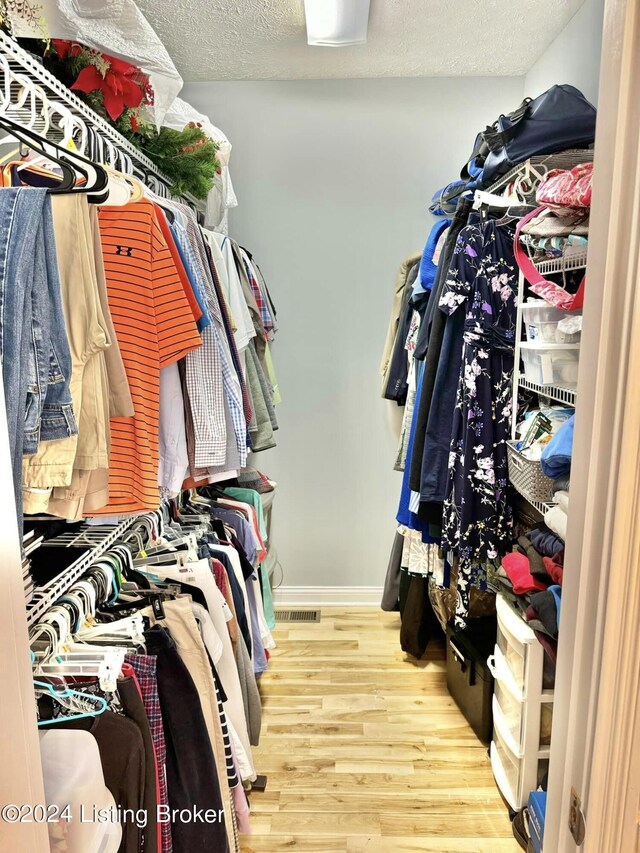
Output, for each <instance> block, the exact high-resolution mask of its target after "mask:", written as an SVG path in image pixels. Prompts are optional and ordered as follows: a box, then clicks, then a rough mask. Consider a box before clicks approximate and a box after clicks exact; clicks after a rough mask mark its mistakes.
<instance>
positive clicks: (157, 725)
mask: <svg viewBox="0 0 640 853" xmlns="http://www.w3.org/2000/svg"><path fill="white" fill-rule="evenodd" d="M125 661H126V662H127V663H128V664H130V666H132V667H133V671H134V672H135V674H136V678H137V680H138V684H139V685H140V692H141V693H142V702H143V704H144V709H145V711H146V712H147V717H148V718H149V730H150V731H151V740H152V741H153V748H154V750H155V753H156V763H157V765H158V781H159V785H158V805H161V806H168V805H169V793H168V791H167V771H166V766H165V765H166V761H167V747H166V744H165V739H164V729H163V727H162V713H161V711H160V699H159V698H158V682H157V680H156V663H157V659H156V658H155V657H154V656H153V655H127V656H126V657H125ZM160 837H161V839H162V853H173V841H172V839H171V824H170V823H169V822H168V821H163V823H162V824H160Z"/></svg>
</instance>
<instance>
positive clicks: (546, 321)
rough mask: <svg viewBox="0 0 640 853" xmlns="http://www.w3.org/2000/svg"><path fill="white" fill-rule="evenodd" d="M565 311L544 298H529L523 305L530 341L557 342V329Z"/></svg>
mask: <svg viewBox="0 0 640 853" xmlns="http://www.w3.org/2000/svg"><path fill="white" fill-rule="evenodd" d="M563 317H564V312H563V311H560V310H559V309H558V308H554V307H553V305H549V303H548V302H546V301H545V300H544V299H529V300H528V301H527V302H524V303H523V305H522V320H523V322H524V328H525V331H526V333H527V340H528V341H538V342H541V341H544V342H545V343H548V344H555V343H556V329H557V328H558V323H559V322H560V320H562V318H563Z"/></svg>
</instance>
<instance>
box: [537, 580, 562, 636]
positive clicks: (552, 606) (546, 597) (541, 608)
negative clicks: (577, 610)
mask: <svg viewBox="0 0 640 853" xmlns="http://www.w3.org/2000/svg"><path fill="white" fill-rule="evenodd" d="M561 602H562V588H561V587H559V586H550V587H549V589H547V590H545V591H544V592H537V593H536V594H535V595H532V596H531V607H533V609H534V610H535V611H536V612H537V614H538V616H539V617H540V621H541V622H542V624H543V625H544V627H545V629H546V631H547V633H548V634H550V635H551V636H552V637H557V636H558V629H559V627H560V604H561Z"/></svg>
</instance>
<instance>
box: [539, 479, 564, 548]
mask: <svg viewBox="0 0 640 853" xmlns="http://www.w3.org/2000/svg"><path fill="white" fill-rule="evenodd" d="M558 494H561V493H560V492H558ZM544 523H545V524H546V525H547V527H548V528H549V529H550V530H552V531H553V533H555V534H556V536H557V537H558V538H559V539H561V540H562V542H563V547H564V543H565V542H566V541H567V513H566V512H565V511H564V509H563V508H562V507H561V506H554V507H551V509H548V510H547V511H546V512H545V514H544Z"/></svg>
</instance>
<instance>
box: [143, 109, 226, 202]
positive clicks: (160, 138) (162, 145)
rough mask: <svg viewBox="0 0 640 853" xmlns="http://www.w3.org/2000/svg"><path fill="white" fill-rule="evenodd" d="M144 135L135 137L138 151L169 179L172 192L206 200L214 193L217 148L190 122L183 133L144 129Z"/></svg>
mask: <svg viewBox="0 0 640 853" xmlns="http://www.w3.org/2000/svg"><path fill="white" fill-rule="evenodd" d="M144 130H145V133H144V135H141V134H137V136H138V139H139V142H138V143H137V144H139V145H140V148H141V149H142V150H143V151H144V153H145V154H146V155H147V157H148V158H149V159H150V160H153V162H154V163H155V164H156V166H157V167H158V168H159V169H160V171H161V172H164V174H165V175H166V176H167V177H168V178H170V179H171V182H172V184H173V188H172V189H173V192H175V193H177V194H178V195H184V194H185V193H190V194H191V195H192V196H194V197H195V198H197V199H205V198H206V197H207V196H208V195H209V193H210V192H211V190H212V189H213V182H214V178H215V175H216V173H217V172H219V171H220V161H219V160H218V158H217V156H216V155H217V152H218V149H219V145H218V144H217V143H216V142H213V141H212V140H211V139H209V137H208V136H207V135H206V134H205V132H204V131H203V130H202V128H201V127H200V125H199V124H195V122H190V123H189V124H188V125H187V126H186V127H185V128H184V129H183V130H173V129H172V128H170V127H161V128H160V132H159V133H158V132H156V129H155V128H149V127H145V129H144Z"/></svg>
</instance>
